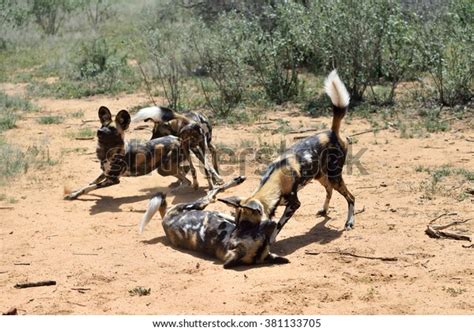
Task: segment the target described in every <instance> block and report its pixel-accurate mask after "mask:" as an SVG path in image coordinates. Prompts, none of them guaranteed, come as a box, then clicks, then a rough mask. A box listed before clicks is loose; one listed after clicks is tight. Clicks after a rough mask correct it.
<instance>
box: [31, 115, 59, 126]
mask: <svg viewBox="0 0 474 331" xmlns="http://www.w3.org/2000/svg"><path fill="white" fill-rule="evenodd" d="M37 121H38V123H39V124H45V125H49V124H61V123H62V122H64V117H62V116H56V115H47V116H40V117H39V118H38V119H37Z"/></svg>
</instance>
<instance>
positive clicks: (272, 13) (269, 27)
mask: <svg viewBox="0 0 474 331" xmlns="http://www.w3.org/2000/svg"><path fill="white" fill-rule="evenodd" d="M248 27H249V28H248V31H247V39H248V40H250V41H251V42H249V43H248V53H249V56H248V63H249V64H250V65H251V66H252V67H253V69H254V71H255V76H256V80H257V82H258V84H259V85H260V86H261V87H263V89H264V90H265V93H266V95H267V97H268V98H269V99H270V100H272V101H274V102H275V103H277V104H281V103H283V102H286V101H290V100H292V99H294V98H295V97H296V96H297V95H298V93H299V91H300V80H299V78H298V69H299V66H300V65H301V64H302V63H303V62H304V61H305V59H306V54H307V51H308V48H309V43H310V42H311V40H310V39H309V36H310V31H311V25H310V19H309V17H308V16H307V15H306V8H305V7H304V6H301V5H298V4H296V3H292V2H290V3H288V4H281V5H278V6H276V7H275V8H267V10H266V11H265V12H264V13H263V15H262V16H261V17H260V18H258V20H257V19H254V20H253V21H252V22H249V23H248Z"/></svg>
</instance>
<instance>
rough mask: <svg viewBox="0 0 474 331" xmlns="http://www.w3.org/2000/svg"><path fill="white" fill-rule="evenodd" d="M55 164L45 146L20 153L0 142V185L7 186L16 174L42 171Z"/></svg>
mask: <svg viewBox="0 0 474 331" xmlns="http://www.w3.org/2000/svg"><path fill="white" fill-rule="evenodd" d="M57 163H58V161H57V160H54V159H52V158H51V157H50V155H49V149H48V147H47V146H46V147H42V146H36V145H33V146H30V147H28V148H27V149H26V150H25V151H22V150H21V149H20V148H19V147H17V146H14V145H10V144H8V143H7V142H5V141H4V140H0V185H5V184H7V183H8V181H9V180H10V179H11V178H12V177H14V176H16V175H18V174H21V173H23V174H26V173H27V172H29V171H33V170H38V169H44V168H46V167H49V166H53V165H56V164H57Z"/></svg>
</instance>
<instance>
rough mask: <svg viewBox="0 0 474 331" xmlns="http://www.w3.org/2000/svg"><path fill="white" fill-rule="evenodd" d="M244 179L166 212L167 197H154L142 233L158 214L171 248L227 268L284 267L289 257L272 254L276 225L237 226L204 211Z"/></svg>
mask: <svg viewBox="0 0 474 331" xmlns="http://www.w3.org/2000/svg"><path fill="white" fill-rule="evenodd" d="M244 180H245V177H237V178H234V179H233V180H232V181H230V182H228V183H227V184H224V185H222V186H220V187H218V188H214V189H213V190H211V191H209V192H208V194H207V196H205V197H204V198H201V199H198V200H196V201H194V202H189V203H181V204H178V205H176V206H173V207H172V208H171V209H170V210H168V211H166V196H165V195H164V194H163V193H159V194H157V195H156V196H155V197H153V198H152V199H151V200H150V202H149V204H148V209H147V211H146V212H145V214H144V216H143V219H142V221H141V223H140V229H139V230H140V233H142V232H143V229H144V228H145V226H146V224H148V222H149V221H150V220H151V218H152V217H153V215H154V214H155V213H156V212H157V211H159V212H160V214H161V218H162V220H163V222H162V225H163V229H164V230H165V233H166V237H167V238H168V239H169V241H170V242H171V244H172V245H174V246H176V247H181V248H185V249H189V250H193V251H197V252H202V253H206V254H208V255H211V256H214V257H217V258H218V259H219V260H221V261H224V268H231V267H235V266H238V265H243V264H247V265H249V264H260V263H270V264H272V263H273V264H281V263H288V262H289V261H288V260H287V259H286V258H283V257H280V256H277V255H275V254H272V253H270V244H269V241H270V237H271V235H272V234H273V232H274V231H275V229H276V223H275V222H272V221H264V222H261V223H259V224H257V225H256V226H251V227H247V226H243V227H239V226H237V227H236V224H235V223H234V219H233V218H232V217H231V216H228V215H225V214H222V213H219V212H215V211H205V210H203V209H204V208H206V207H207V205H208V204H209V203H211V202H212V201H213V200H214V199H215V196H216V195H217V194H218V193H219V192H222V191H224V190H225V189H227V188H229V187H232V186H236V185H239V184H240V183H242V182H243V181H244Z"/></svg>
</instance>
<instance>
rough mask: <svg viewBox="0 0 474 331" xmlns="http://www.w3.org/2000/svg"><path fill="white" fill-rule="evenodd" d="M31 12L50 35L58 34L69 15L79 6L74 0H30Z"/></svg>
mask: <svg viewBox="0 0 474 331" xmlns="http://www.w3.org/2000/svg"><path fill="white" fill-rule="evenodd" d="M28 3H29V13H30V15H31V16H33V17H34V20H35V23H36V24H38V26H39V27H40V28H41V29H42V30H43V32H44V33H46V34H48V35H54V34H56V33H57V32H58V31H59V29H60V28H61V26H62V25H63V23H64V21H65V20H66V19H67V18H68V16H69V15H70V14H71V13H72V12H73V11H74V10H75V9H77V8H78V7H79V5H80V2H79V1H73V0H29V1H28Z"/></svg>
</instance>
